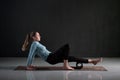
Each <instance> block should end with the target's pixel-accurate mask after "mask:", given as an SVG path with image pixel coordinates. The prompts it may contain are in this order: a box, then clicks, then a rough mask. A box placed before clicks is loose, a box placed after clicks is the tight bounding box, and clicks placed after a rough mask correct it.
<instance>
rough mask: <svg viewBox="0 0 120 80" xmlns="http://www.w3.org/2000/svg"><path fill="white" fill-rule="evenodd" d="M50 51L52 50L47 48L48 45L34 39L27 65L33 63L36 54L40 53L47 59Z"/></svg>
mask: <svg viewBox="0 0 120 80" xmlns="http://www.w3.org/2000/svg"><path fill="white" fill-rule="evenodd" d="M50 53H51V52H50V51H49V50H47V49H46V47H45V46H44V45H42V44H41V43H40V42H38V41H33V42H32V44H31V46H30V50H29V55H28V59H27V66H29V65H31V64H32V61H33V58H34V56H35V55H39V56H40V57H41V58H42V59H43V60H46V59H47V57H48V55H49V54H50Z"/></svg>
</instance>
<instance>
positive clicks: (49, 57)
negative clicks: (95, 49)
mask: <svg viewBox="0 0 120 80" xmlns="http://www.w3.org/2000/svg"><path fill="white" fill-rule="evenodd" d="M40 40H41V36H40V34H39V33H38V32H31V33H30V34H28V35H27V36H26V39H25V41H24V44H23V46H22V51H26V50H27V49H29V55H28V58H27V69H29V70H30V69H33V66H32V65H31V64H32V61H33V58H34V57H35V55H38V56H40V57H41V58H42V59H43V60H45V61H46V62H48V63H50V64H52V65H53V64H57V63H61V62H63V68H64V69H70V70H74V68H72V67H71V66H70V65H69V63H68V62H76V63H92V64H94V65H96V64H97V63H98V62H100V61H101V58H98V59H83V58H76V57H73V56H69V45H68V44H65V45H64V46H62V47H61V48H60V49H58V50H57V51H56V52H54V53H52V52H50V51H49V50H47V49H46V47H45V46H44V45H42V44H41V43H40V42H39V41H40Z"/></svg>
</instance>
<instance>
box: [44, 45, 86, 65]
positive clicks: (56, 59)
mask: <svg viewBox="0 0 120 80" xmlns="http://www.w3.org/2000/svg"><path fill="white" fill-rule="evenodd" d="M69 49H70V48H69V45H68V44H65V45H64V46H62V47H61V48H60V49H58V50H57V51H55V52H54V53H51V54H50V55H49V56H48V58H47V60H46V61H47V62H48V63H50V64H57V63H61V62H63V60H68V61H69V62H79V63H88V59H83V58H76V57H74V56H69V51H70V50H69Z"/></svg>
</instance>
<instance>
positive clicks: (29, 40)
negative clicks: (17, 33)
mask: <svg viewBox="0 0 120 80" xmlns="http://www.w3.org/2000/svg"><path fill="white" fill-rule="evenodd" d="M35 34H36V32H31V33H29V34H27V35H26V38H25V41H24V43H23V45H22V51H26V50H27V49H28V47H29V46H30V45H31V43H32V41H33V36H35Z"/></svg>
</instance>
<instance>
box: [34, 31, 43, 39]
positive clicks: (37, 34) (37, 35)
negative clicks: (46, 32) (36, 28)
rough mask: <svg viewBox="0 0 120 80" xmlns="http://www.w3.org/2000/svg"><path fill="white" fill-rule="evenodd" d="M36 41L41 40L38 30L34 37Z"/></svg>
mask: <svg viewBox="0 0 120 80" xmlns="http://www.w3.org/2000/svg"><path fill="white" fill-rule="evenodd" d="M33 39H34V41H40V39H41V36H40V34H39V33H38V32H36V34H35V36H34V37H33Z"/></svg>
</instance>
